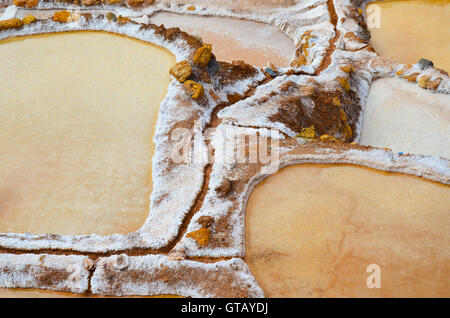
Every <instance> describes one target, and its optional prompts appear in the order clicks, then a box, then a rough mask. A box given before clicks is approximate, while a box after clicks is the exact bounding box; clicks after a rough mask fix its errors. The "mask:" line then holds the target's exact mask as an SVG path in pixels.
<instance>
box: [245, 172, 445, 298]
mask: <svg viewBox="0 0 450 318" xmlns="http://www.w3.org/2000/svg"><path fill="white" fill-rule="evenodd" d="M449 213H450V187H449V186H444V185H441V184H438V183H434V182H430V181H427V180H424V179H420V178H417V177H413V176H407V175H401V174H388V173H384V172H380V171H376V170H372V169H367V168H363V167H358V166H350V165H313V164H307V165H306V164H305V165H294V166H290V167H287V168H284V169H282V170H281V171H280V172H278V173H277V174H275V175H272V176H270V177H268V178H267V179H266V180H265V181H264V182H263V183H262V184H260V185H258V186H257V187H256V188H255V189H254V190H253V192H252V193H251V195H250V198H249V201H248V205H247V210H246V257H245V259H246V262H247V263H248V264H249V266H250V270H251V272H252V273H253V275H255V277H256V279H257V280H258V282H259V284H260V285H261V287H262V289H263V290H264V292H265V293H266V296H268V297H449V296H450V276H449V273H450V253H449V245H450V215H449ZM370 264H376V265H379V266H380V274H381V275H380V280H379V282H380V283H381V285H380V287H381V288H379V289H378V288H368V287H367V279H368V278H369V275H371V274H375V273H374V272H373V271H371V272H369V273H368V272H367V268H368V266H369V265H370ZM370 282H374V281H372V280H370Z"/></svg>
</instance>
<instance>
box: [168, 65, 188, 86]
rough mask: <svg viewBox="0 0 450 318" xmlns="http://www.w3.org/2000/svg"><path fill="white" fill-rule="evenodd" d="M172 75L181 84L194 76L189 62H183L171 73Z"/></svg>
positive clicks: (171, 70) (174, 67)
mask: <svg viewBox="0 0 450 318" xmlns="http://www.w3.org/2000/svg"><path fill="white" fill-rule="evenodd" d="M169 73H170V75H172V76H173V77H175V78H176V80H177V81H179V82H180V83H184V82H185V81H186V80H187V79H188V78H189V77H190V76H191V74H192V68H191V65H190V64H189V62H188V61H181V62H179V63H177V64H175V65H174V66H172V68H171V69H170V71H169Z"/></svg>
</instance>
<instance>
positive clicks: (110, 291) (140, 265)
mask: <svg viewBox="0 0 450 318" xmlns="http://www.w3.org/2000/svg"><path fill="white" fill-rule="evenodd" d="M118 260H119V262H118ZM174 273H178V274H174ZM133 274H135V275H134V276H133ZM139 274H140V275H146V276H148V277H147V278H146V279H145V280H139V281H137V280H136V279H135V278H133V277H135V276H136V275H139ZM111 276H112V277H111ZM225 281H229V282H233V284H229V283H228V282H227V284H226V286H230V287H231V290H229V291H226V290H225V289H224V288H223V285H222V284H223V283H224V282H225ZM190 282H195V284H191V283H190ZM91 285H92V292H93V293H94V294H100V295H115V296H131V295H139V296H143V295H148V296H153V295H168V294H169V295H178V296H186V297H197V298H198V297H240V294H239V292H240V291H241V290H246V291H248V292H249V294H248V297H264V293H263V291H262V289H261V288H260V287H259V285H258V283H257V282H256V280H255V278H254V277H253V276H252V275H251V273H250V270H249V268H248V266H247V264H246V263H245V262H244V261H243V260H242V259H240V258H234V259H230V260H226V261H218V262H215V263H201V262H196V261H190V260H171V259H170V258H168V257H167V256H165V255H147V256H130V257H127V256H126V255H120V256H111V257H108V258H100V259H99V260H98V261H97V266H96V270H95V271H94V274H93V276H92V280H91Z"/></svg>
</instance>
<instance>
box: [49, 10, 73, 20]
mask: <svg viewBox="0 0 450 318" xmlns="http://www.w3.org/2000/svg"><path fill="white" fill-rule="evenodd" d="M52 19H53V21H56V22H60V23H67V22H69V20H70V12H68V11H66V10H63V11H58V12H55V13H54V14H53V18H52Z"/></svg>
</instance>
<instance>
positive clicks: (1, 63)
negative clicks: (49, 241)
mask: <svg viewBox="0 0 450 318" xmlns="http://www.w3.org/2000/svg"><path fill="white" fill-rule="evenodd" d="M0 56H1V59H0V100H1V101H2V102H1V105H0V111H1V113H0V126H1V131H0V149H1V154H0V232H15V233H24V232H30V233H34V234H43V233H52V234H71V235H76V234H90V233H97V234H100V235H106V234H112V233H128V232H132V231H135V230H137V229H139V228H140V227H141V226H142V224H143V223H144V221H145V219H146V218H147V216H148V213H149V196H150V193H151V190H152V184H151V158H152V154H153V142H152V135H153V130H154V125H155V123H156V119H157V113H158V108H159V104H160V102H161V100H162V99H163V97H164V96H165V94H166V91H167V86H168V84H169V83H170V80H171V78H170V76H169V69H170V67H171V66H172V65H173V64H174V63H175V58H174V56H172V55H171V54H170V53H169V52H168V51H166V50H163V49H161V48H158V47H155V46H152V45H149V44H147V43H144V42H141V41H137V40H133V39H130V38H127V37H123V36H118V35H112V34H109V33H102V32H76V33H61V34H52V35H39V36H32V37H25V38H19V39H11V40H4V41H1V42H0Z"/></svg>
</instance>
